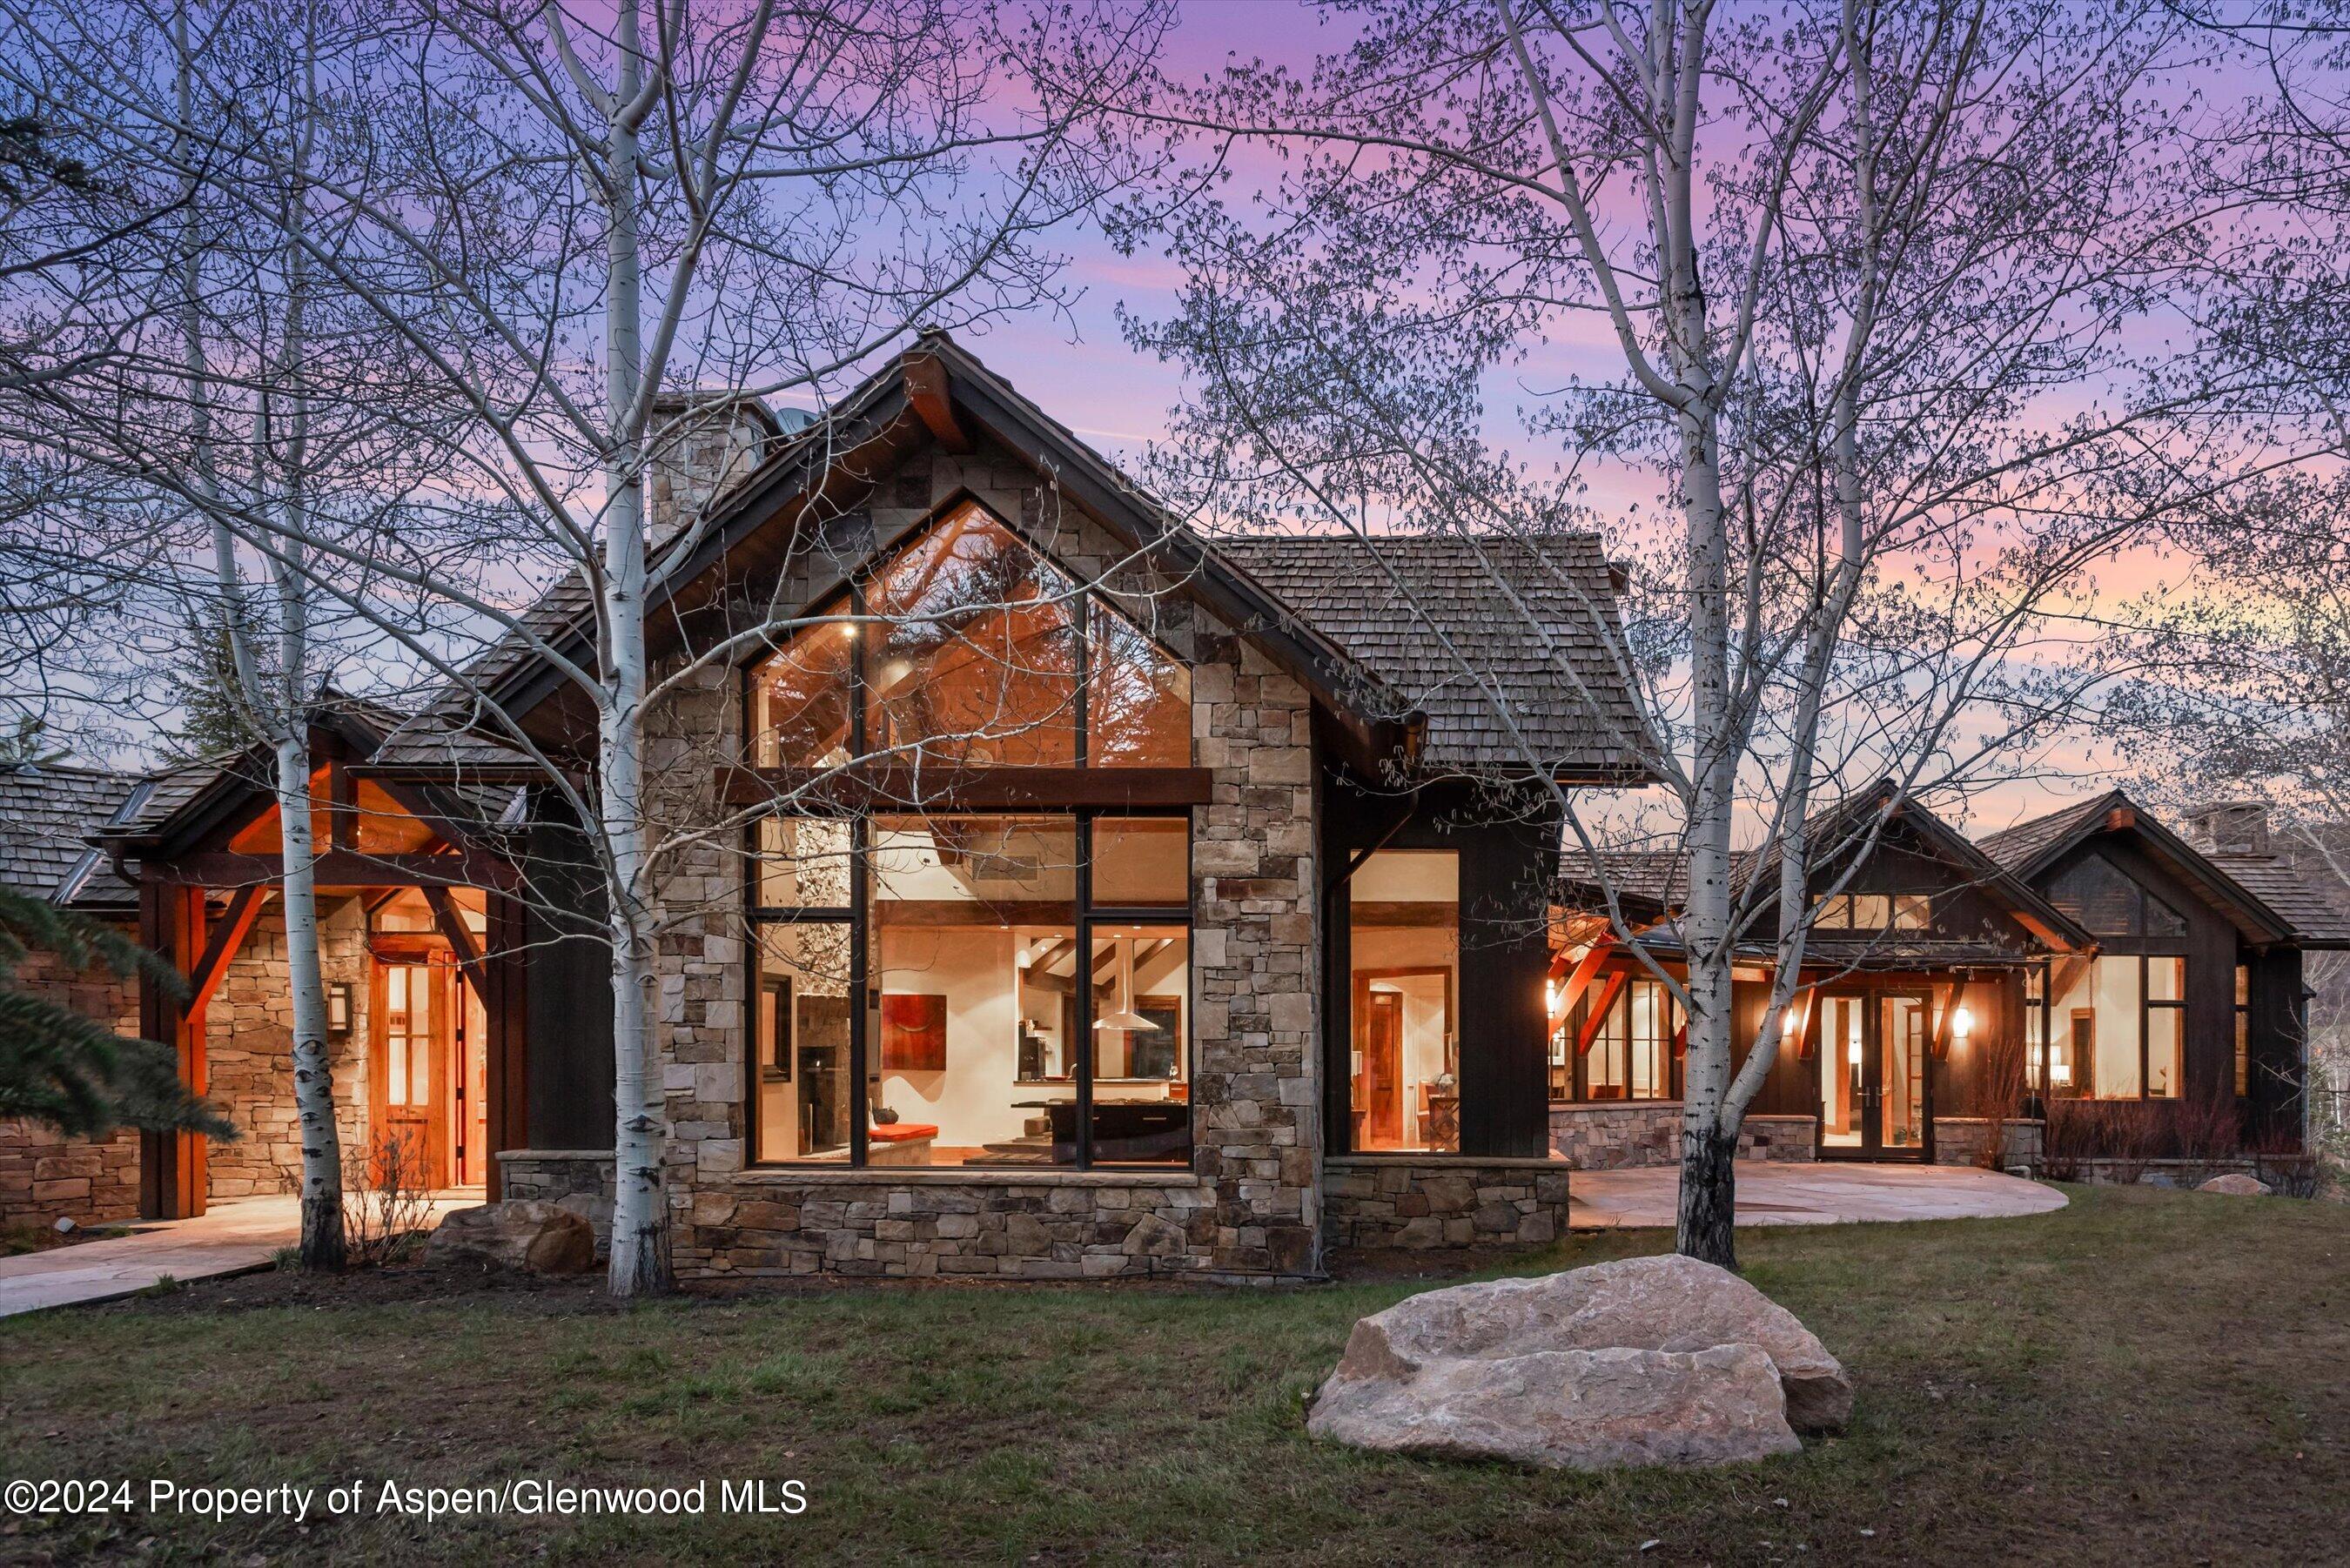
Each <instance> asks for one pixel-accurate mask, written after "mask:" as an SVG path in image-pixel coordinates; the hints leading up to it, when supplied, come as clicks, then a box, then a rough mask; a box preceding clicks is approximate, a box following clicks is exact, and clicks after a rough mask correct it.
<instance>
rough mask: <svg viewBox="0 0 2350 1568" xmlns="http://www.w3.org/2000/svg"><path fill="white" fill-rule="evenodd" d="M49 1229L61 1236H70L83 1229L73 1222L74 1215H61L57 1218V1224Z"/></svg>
mask: <svg viewBox="0 0 2350 1568" xmlns="http://www.w3.org/2000/svg"><path fill="white" fill-rule="evenodd" d="M49 1229H50V1230H52V1231H56V1232H57V1234H58V1235H60V1236H70V1235H72V1234H73V1233H74V1232H75V1231H78V1230H80V1229H81V1227H80V1226H78V1225H77V1224H75V1223H74V1222H73V1216H72V1215H70V1214H60V1215H58V1216H57V1223H56V1224H54V1225H52V1226H50V1227H49Z"/></svg>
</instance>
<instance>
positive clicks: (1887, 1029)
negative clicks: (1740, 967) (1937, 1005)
mask: <svg viewBox="0 0 2350 1568" xmlns="http://www.w3.org/2000/svg"><path fill="white" fill-rule="evenodd" d="M1932 1039H1933V999H1932V998H1931V997H1930V996H1929V995H1928V994H1927V993H1926V992H1922V991H1918V992H1911V991H1876V990H1871V991H1847V992H1827V993H1826V994H1825V995H1823V996H1822V997H1821V999H1820V1039H1819V1064H1820V1134H1819V1154H1820V1158H1823V1159H1836V1158H1846V1159H1910V1160H1924V1159H1926V1158H1929V1155H1930V1152H1931V1150H1930V1132H1931V1127H1932V1119H1931V1107H1930V1105H1929V1096H1930V1094H1931V1073H1930V1071H1929V1067H1928V1057H1929V1054H1930V1051H1929V1048H1930V1043H1931V1041H1932Z"/></svg>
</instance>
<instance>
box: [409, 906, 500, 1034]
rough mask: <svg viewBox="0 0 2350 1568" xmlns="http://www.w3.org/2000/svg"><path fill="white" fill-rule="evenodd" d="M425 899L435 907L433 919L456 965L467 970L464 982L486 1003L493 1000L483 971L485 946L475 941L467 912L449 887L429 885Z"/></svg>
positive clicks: (487, 979)
mask: <svg viewBox="0 0 2350 1568" xmlns="http://www.w3.org/2000/svg"><path fill="white" fill-rule="evenodd" d="M424 901H425V902H426V903H427V904H430V905H431V906H432V922H433V924H435V925H437V926H439V927H440V928H441V934H442V936H444V937H446V938H448V939H449V948H450V950H451V951H452V952H454V953H455V954H456V955H457V967H458V968H459V969H462V970H463V971H465V983H466V984H468V985H470V986H472V987H473V994H474V995H475V996H476V997H478V998H479V999H480V1000H481V1003H482V1005H483V1006H484V1007H487V1006H489V1004H490V980H489V976H488V975H487V974H485V973H484V972H483V969H482V950H481V948H480V947H479V946H478V945H476V944H475V942H474V941H473V928H472V927H470V926H468V925H466V924H465V912H464V911H463V909H458V908H457V900H456V899H454V898H451V897H450V896H449V889H448V888H425V889H424Z"/></svg>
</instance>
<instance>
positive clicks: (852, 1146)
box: [848, 697, 877, 1167]
mask: <svg viewBox="0 0 2350 1568" xmlns="http://www.w3.org/2000/svg"><path fill="white" fill-rule="evenodd" d="M863 706H864V703H863V701H862V699H861V697H860V699H859V701H858V708H859V710H860V711H861V710H862V708H863ZM870 825H871V819H870V818H868V817H867V816H865V815H861V814H860V815H858V816H857V817H856V818H854V819H853V820H852V822H851V824H850V826H849V830H848V832H849V837H848V920H849V923H848V972H849V974H850V975H851V976H852V977H854V981H855V985H854V993H853V995H852V996H851V998H850V1002H851V1006H850V1007H849V1009H848V1163H849V1165H850V1166H851V1167H858V1166H862V1165H864V1164H865V1162H866V1158H867V1153H868V1147H869V1146H870V1144H871V1142H872V1140H871V1139H870V1138H868V1137H867V1136H866V1130H867V1127H868V1124H869V1123H870V1122H871V1120H872V1116H873V1106H872V1099H871V1088H870V1085H869V1084H868V1079H867V1069H866V1064H867V1062H868V1059H869V1058H870V1056H871V1054H872V1039H871V1036H872V1033H873V1030H872V1019H873V1012H874V992H875V990H876V989H877V988H876V986H875V983H874V975H873V965H872V958H873V954H872V940H871V933H870V929H869V928H870V925H871V916H872V912H873V898H872V890H871V888H870V887H869V886H868V881H869V878H870V877H871V875H872V855H871V853H870V851H871V847H872V842H873V840H872V833H871V831H870Z"/></svg>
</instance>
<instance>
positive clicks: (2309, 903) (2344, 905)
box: [2204, 850, 2350, 946]
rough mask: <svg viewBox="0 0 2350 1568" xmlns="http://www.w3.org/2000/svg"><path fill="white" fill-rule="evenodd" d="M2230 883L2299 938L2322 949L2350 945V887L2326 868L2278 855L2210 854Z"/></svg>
mask: <svg viewBox="0 0 2350 1568" xmlns="http://www.w3.org/2000/svg"><path fill="white" fill-rule="evenodd" d="M2204 856H2205V858H2207V859H2209V860H2210V862H2211V864H2212V865H2214V866H2217V867H2219V868H2220V870H2222V871H2224V872H2226V873H2227V875H2228V877H2229V879H2230V881H2233V882H2235V883H2237V884H2238V885H2240V886H2241V887H2242V888H2245V889H2246V890H2247V891H2249V892H2250V893H2251V895H2252V897H2254V898H2258V899H2259V900H2260V901H2261V902H2262V903H2263V904H2266V905H2267V906H2268V907H2269V908H2270V909H2274V910H2275V911H2276V912H2277V913H2278V914H2280V915H2282V916H2283V917H2284V918H2285V920H2286V922H2287V923H2288V924H2290V925H2291V926H2292V927H2293V934H2294V935H2295V936H2297V937H2298V938H2300V939H2301V940H2303V941H2304V942H2310V943H2314V944H2317V945H2321V946H2333V945H2335V944H2340V945H2344V946H2350V888H2344V887H2343V886H2342V884H2341V881H2340V879H2339V878H2337V877H2335V876H2334V874H2333V873H2332V872H2331V871H2329V870H2328V869H2326V868H2325V867H2323V866H2314V865H2305V864H2302V863H2299V862H2295V861H2293V860H2288V859H2286V858H2284V857H2282V856H2277V855H2230V854H2223V853H2213V852H2212V851H2210V850H2206V851H2204Z"/></svg>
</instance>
